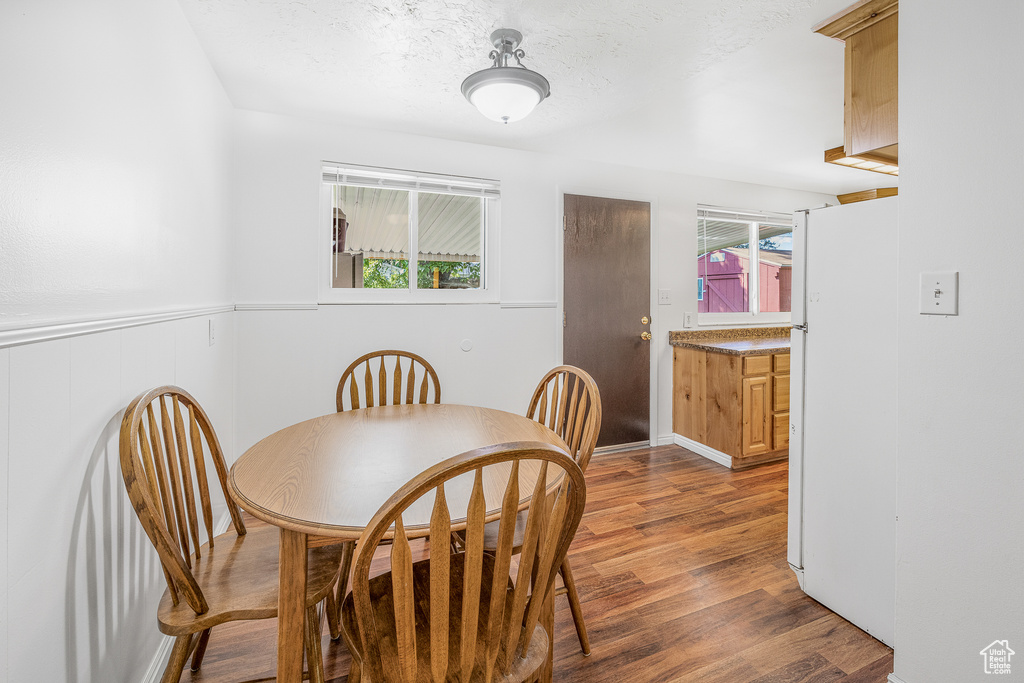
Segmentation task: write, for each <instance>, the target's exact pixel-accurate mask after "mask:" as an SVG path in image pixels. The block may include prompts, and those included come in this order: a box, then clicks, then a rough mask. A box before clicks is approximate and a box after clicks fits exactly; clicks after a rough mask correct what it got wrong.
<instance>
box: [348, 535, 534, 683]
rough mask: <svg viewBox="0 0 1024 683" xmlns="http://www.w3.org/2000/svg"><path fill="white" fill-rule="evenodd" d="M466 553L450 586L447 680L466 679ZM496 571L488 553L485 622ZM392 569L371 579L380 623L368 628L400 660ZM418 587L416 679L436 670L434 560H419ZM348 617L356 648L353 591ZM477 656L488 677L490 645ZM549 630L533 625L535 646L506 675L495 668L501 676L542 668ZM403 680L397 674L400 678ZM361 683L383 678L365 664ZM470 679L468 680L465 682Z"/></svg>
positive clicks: (386, 653) (477, 677)
mask: <svg viewBox="0 0 1024 683" xmlns="http://www.w3.org/2000/svg"><path fill="white" fill-rule="evenodd" d="M464 564H465V554H464V553H457V554H454V555H452V556H451V568H450V576H451V580H450V587H449V600H450V607H449V615H450V616H449V621H450V627H449V629H448V652H449V655H448V675H447V676H446V680H449V681H462V680H463V679H462V674H461V671H460V666H461V664H460V660H459V654H458V653H459V652H460V651H461V647H462V645H461V629H460V624H461V623H462V616H461V615H462V589H463V581H464V578H463V577H464V572H463V569H464ZM493 576H494V558H493V557H491V556H490V555H486V554H485V555H484V557H483V580H482V585H481V590H480V592H481V596H480V616H479V622H478V623H479V624H480V625H481V626H480V628H483V625H484V624H486V623H487V614H488V611H489V608H490V594H491V582H492V578H493ZM391 582H392V575H391V573H390V572H387V573H385V574H382V575H380V576H377V577H374V578H372V579H370V581H369V589H370V601H371V605H372V606H373V610H374V623H373V624H371V625H368V627H369V628H370V629H371V633H368V634H364V635H365V636H366V637H367V638H374V639H375V640H376V642H377V643H378V646H379V647H380V649H381V657H382V659H383V660H384V661H397V660H398V656H397V652H396V636H395V632H394V628H395V618H394V606H393V603H392V595H393V592H392V583H391ZM512 589H513V585H512V581H511V579H510V580H509V582H508V590H507V592H506V599H505V608H506V609H511V602H512V596H513V591H512ZM413 591H414V595H415V605H416V659H417V661H416V681H418V682H419V681H423V682H428V681H431V680H432V678H431V671H430V560H429V559H427V560H421V561H419V562H416V563H415V564H413ZM341 613H342V623H343V625H344V628H345V630H346V632H347V633H348V634H350V637H348V638H347V641H348V642H350V643H352V644H354V645H355V648H356V649H357V650H358V649H361V641H360V640H359V637H358V635H357V634H358V633H359V630H358V628H357V627H356V616H355V607H354V605H353V601H352V594H351V593H350V594H349V595H348V597H346V598H345V603H344V605H343V606H342V610H341ZM476 650H477V657H476V662H475V663H474V666H473V673H472V675H471V676H470V679H469V680H470V681H482V680H484V679H485V672H484V656H485V652H484V648H476ZM547 652H548V634H547V631H545V630H544V627H543V626H541V625H540V624H539V623H538V624H537V626H536V627H535V628H534V630H533V637H532V639H531V641H530V647H529V648H528V650H527V652H526V653H525V655H524V656H523V657H522V658H516V659H515V661H514V663H513V665H512V668H511V670H510V671H509V672H508V673H507V674H506V675H505V676H502V675H501V672H500V671H495V674H494V679H493V680H495V681H524V680H530V678H531V676H532V675H533V674H534V673H535V672H537V671H539V670H540V668H541V667H542V666H543V664H544V661H545V660H546V658H547ZM354 654H355V655H356V658H357V659H362V658H363V657H364V656H365V653H363V652H356V653H354ZM396 680H397V679H396ZM360 681H361V683H382V682H380V681H372V682H370V681H369V673H368V670H367V669H366V668H364V669H363V677H362V678H361V679H360ZM463 683H468V682H463Z"/></svg>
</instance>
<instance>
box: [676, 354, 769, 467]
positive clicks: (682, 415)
mask: <svg viewBox="0 0 1024 683" xmlns="http://www.w3.org/2000/svg"><path fill="white" fill-rule="evenodd" d="M673 358H674V360H673V370H672V372H673V378H672V381H673V398H672V430H673V431H674V432H675V433H676V434H679V435H680V436H684V437H686V438H688V439H691V440H693V441H696V442H698V443H701V444H704V445H706V446H709V447H710V448H713V449H714V450H716V451H718V452H719V453H722V454H725V455H727V456H729V457H730V458H731V459H732V466H733V468H734V469H738V468H741V467H746V466H749V465H753V464H756V463H760V462H767V461H770V460H779V459H781V458H785V457H786V456H787V455H788V454H789V353H788V352H784V353H775V354H763V355H750V356H738V355H733V354H727V353H718V352H714V351H704V350H701V349H693V348H687V347H676V348H674V349H673Z"/></svg>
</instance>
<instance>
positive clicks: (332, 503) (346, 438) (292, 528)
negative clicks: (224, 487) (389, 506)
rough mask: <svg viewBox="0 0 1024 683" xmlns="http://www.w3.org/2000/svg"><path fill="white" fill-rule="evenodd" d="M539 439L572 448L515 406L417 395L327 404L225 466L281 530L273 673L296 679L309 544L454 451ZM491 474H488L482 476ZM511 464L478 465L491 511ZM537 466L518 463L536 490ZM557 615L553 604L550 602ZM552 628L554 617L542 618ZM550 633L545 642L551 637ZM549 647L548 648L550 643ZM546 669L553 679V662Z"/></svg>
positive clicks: (232, 483) (238, 489)
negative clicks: (348, 406) (418, 399)
mask: <svg viewBox="0 0 1024 683" xmlns="http://www.w3.org/2000/svg"><path fill="white" fill-rule="evenodd" d="M518 441H540V442H544V443H549V444H552V445H555V446H557V447H558V448H561V449H563V450H568V449H567V448H566V445H565V443H564V442H563V441H562V439H561V438H560V437H559V436H558V435H557V434H555V433H554V432H553V431H551V430H550V429H548V428H547V427H545V426H544V425H542V424H540V423H538V422H535V421H534V420H531V419H529V418H526V417H523V416H521V415H515V414H514V413H508V412H505V411H502V410H494V409H490V408H478V407H473V406H462V405H448V404H413V405H397V406H379V407H375V408H363V409H361V410H350V411H346V412H341V413H332V414H330V415H324V416H322V417H317V418H314V419H312V420H306V421H305V422H300V423H298V424H295V425H292V426H290V427H286V428H284V429H282V430H280V431H277V432H274V433H273V434H271V435H270V436H268V437H266V438H265V439H263V440H262V441H260V442H259V443H257V444H256V445H254V446H253V447H252V448H250V449H249V450H247V451H246V452H245V453H243V454H242V456H241V457H239V458H238V460H237V461H236V462H235V464H234V465H233V466H232V467H231V472H230V475H229V479H228V483H229V489H230V491H231V495H232V497H233V498H234V499H235V500H236V501H237V502H238V504H239V506H241V508H242V509H243V510H245V511H247V512H249V513H250V514H252V515H253V516H254V517H256V518H258V519H261V520H263V521H265V522H268V523H270V524H273V525H275V526H277V527H279V528H280V530H281V547H280V567H279V572H280V594H279V596H278V643H277V680H278V681H281V682H282V683H299V681H301V680H302V655H303V639H302V634H303V631H304V627H303V625H304V619H305V605H304V602H305V600H304V596H305V593H306V549H307V547H308V546H309V545H322V544H325V543H329V542H341V541H354V540H356V539H358V538H359V535H360V534H361V533H362V532H363V530H364V528H365V527H366V525H367V523H369V521H370V519H371V518H372V517H373V515H374V513H376V512H377V510H378V509H379V508H380V506H381V505H383V504H384V502H385V501H387V500H388V498H389V497H390V496H391V495H392V494H393V493H394V492H395V491H397V490H398V489H399V488H400V487H401V486H402V485H404V484H405V483H406V482H408V481H409V480H410V479H412V478H413V477H415V476H416V475H418V474H419V473H420V472H422V471H424V470H426V469H427V468H429V467H431V466H433V465H435V464H437V463H439V462H441V461H443V460H446V459H447V458H450V457H452V456H454V455H458V454H460V453H464V452H466V451H469V450H473V449H476V448H481V447H484V446H491V445H495V444H501V443H509V442H518ZM489 478H490V479H491V481H488V479H489ZM507 480H508V473H507V472H504V473H503V472H502V471H501V470H500V469H496V468H487V469H485V470H484V487H485V491H486V490H490V491H494V492H495V493H494V495H493V496H492V495H486V498H487V507H488V509H489V511H492V512H496V511H497V508H498V507H499V505H500V492H501V491H503V490H504V487H505V484H506V483H507ZM535 483H536V472H535V471H529V470H525V469H524V470H523V471H522V472H521V473H520V490H521V491H532V490H533V486H534V484H535ZM447 498H448V501H449V506H450V509H452V510H460V509H461V510H465V509H466V506H467V503H468V499H469V487H468V486H467V487H466V488H465V492H464V493H462V492H461V491H460V490H459V489H458V487H456V488H454V489H452V490H449V491H448V495H447ZM409 513H410V515H411V516H410V517H409V518H408V520H407V526H406V528H407V530H409V531H410V532H414V531H415V527H417V526H422V528H423V529H424V531H426V529H427V527H429V522H430V509H429V507H427V506H424V507H423V509H422V510H421V512H420V513H419V516H421V517H422V519H418V518H417V513H416V512H415V511H414V510H412V509H410V510H409ZM545 612H546V613H549V614H548V618H547V619H546V620H545V621H549V622H551V621H553V608H552V609H546V610H545ZM545 625H546V627H547V628H548V629H549V633H550V628H551V627H552V624H551V623H547V624H545ZM552 640H553V638H552V639H551V640H549V642H551V641H552ZM549 655H550V653H549ZM545 671H546V676H545V677H546V678H547V680H550V656H549V666H548V667H546V670H545Z"/></svg>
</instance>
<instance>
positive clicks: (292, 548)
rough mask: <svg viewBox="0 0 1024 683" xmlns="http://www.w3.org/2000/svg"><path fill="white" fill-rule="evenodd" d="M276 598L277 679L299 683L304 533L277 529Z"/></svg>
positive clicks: (303, 624)
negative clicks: (278, 558) (277, 564)
mask: <svg viewBox="0 0 1024 683" xmlns="http://www.w3.org/2000/svg"><path fill="white" fill-rule="evenodd" d="M278 571H279V572H280V586H281V587H280V592H279V593H278V596H277V680H278V681H279V683H301V681H302V653H303V638H302V636H303V633H305V629H306V622H305V618H306V534H304V533H300V532H298V531H289V530H288V529H281V548H280V567H279V569H278Z"/></svg>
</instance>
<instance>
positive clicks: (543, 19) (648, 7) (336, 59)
mask: <svg viewBox="0 0 1024 683" xmlns="http://www.w3.org/2000/svg"><path fill="white" fill-rule="evenodd" d="M179 2H180V3H181V6H182V8H183V10H184V12H185V15H186V17H187V18H188V20H189V22H190V23H191V24H192V26H193V29H194V30H195V32H196V34H197V36H198V38H199V41H200V43H201V45H202V46H203V49H204V50H205V51H206V53H207V55H208V56H209V59H210V61H211V63H212V65H213V67H214V69H215V70H216V72H217V74H218V76H219V77H220V79H221V81H222V83H223V84H224V87H225V89H226V90H227V93H228V96H229V97H230V98H231V100H232V102H233V103H234V104H235V106H238V107H240V108H245V109H253V110H258V111H267V112H274V113H281V114H288V115H293V116H298V117H303V118H312V119H318V120H330V121H338V122H344V123H352V124H359V125H366V126H370V127H374V128H381V129H388V130H396V131H402V132H408V133H414V134H423V135H435V136H439V137H445V138H449V139H459V140H466V141H470V142H480V143H485V144H496V145H501V146H505V147H513V148H521V149H529V150H535V151H546V152H553V153H560V154H567V155H571V156H575V157H579V158H585V159H614V160H615V161H616V162H617V163H622V164H626V165H631V166H638V167H643V168H652V169H659V170H667V171H673V172H681V173H693V174H698V175H708V176H712V177H721V178H729V179H733V180H740V181H747V182H755V183H762V184H768V185H780V186H785V187H794V188H800V189H807V190H816V191H822V192H829V193H838V192H846V191H853V190H858V189H864V188H867V187H877V186H878V185H879V184H880V183H879V181H878V180H877V179H875V178H873V177H871V175H872V174H869V173H866V172H864V171H856V170H851V169H846V168H840V167H831V166H828V165H826V164H824V163H823V161H822V153H823V151H824V150H825V149H826V148H828V147H833V146H836V145H838V144H841V143H842V77H843V68H842V47H841V46H840V45H839V44H838V43H835V41H830V40H829V39H827V38H823V37H822V36H819V35H815V34H812V33H811V31H810V26H811V25H813V24H814V23H816V22H817V21H818V20H820V19H823V18H825V17H827V16H830V15H831V14H833V13H835V12H836V11H838V10H840V9H842V8H843V7H845V6H846V5H847V4H849V0H646V1H644V2H623V1H622V0H592V1H589V2H582V1H580V0H518V1H517V2H516V1H514V2H507V1H504V2H499V1H498V0H179ZM503 26H507V27H509V28H515V29H518V30H520V31H521V32H522V33H523V35H524V41H523V45H522V47H523V49H524V50H525V51H526V57H525V58H524V60H523V63H524V65H526V66H527V67H529V68H532V69H534V70H536V71H539V72H540V73H542V74H544V76H546V77H547V78H548V80H549V81H550V82H551V91H552V92H551V97H550V98H549V99H547V100H546V101H544V102H543V103H542V104H541V105H539V106H538V107H537V109H536V110H535V111H534V112H533V113H532V114H531V115H530V116H529V117H528V118H527V119H525V120H523V121H520V122H517V123H515V124H511V125H508V126H505V125H502V124H498V123H495V122H492V121H489V120H487V119H485V118H484V117H483V116H481V115H480V114H479V113H478V112H477V111H476V110H475V109H474V108H473V107H471V106H470V105H469V104H468V103H467V102H466V101H465V100H464V99H463V97H462V94H461V92H460V86H461V84H462V80H463V79H464V78H465V77H466V76H468V75H469V74H470V73H472V72H474V71H477V70H480V69H482V68H485V67H486V66H488V64H489V60H488V58H487V53H488V52H489V50H490V48H491V46H490V44H489V43H488V36H489V34H490V32H491V31H492V30H494V29H496V28H500V27H503ZM595 141H600V144H596V142H595ZM886 180H888V179H886Z"/></svg>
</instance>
